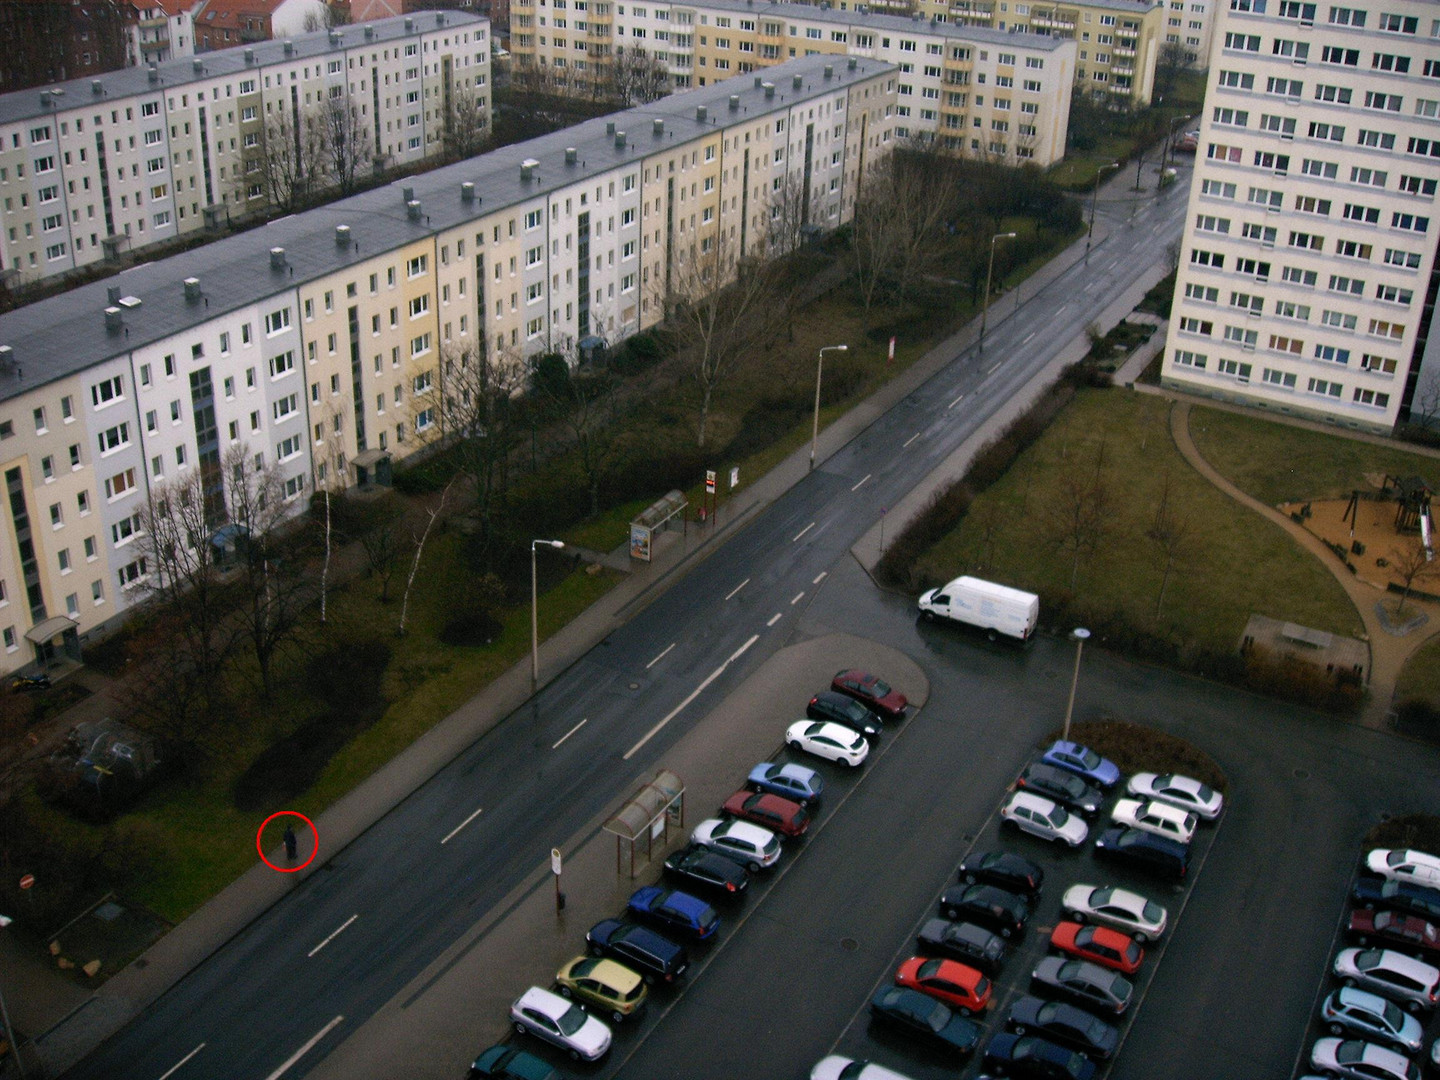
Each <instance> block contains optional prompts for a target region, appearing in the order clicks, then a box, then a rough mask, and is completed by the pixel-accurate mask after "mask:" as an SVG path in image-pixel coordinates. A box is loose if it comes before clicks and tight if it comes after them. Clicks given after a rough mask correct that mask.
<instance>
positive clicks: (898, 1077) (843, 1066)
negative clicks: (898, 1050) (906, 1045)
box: [810, 1054, 910, 1080]
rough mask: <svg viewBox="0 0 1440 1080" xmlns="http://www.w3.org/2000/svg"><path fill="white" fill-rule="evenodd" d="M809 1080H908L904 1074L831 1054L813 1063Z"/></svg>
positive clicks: (868, 1062) (871, 1062)
mask: <svg viewBox="0 0 1440 1080" xmlns="http://www.w3.org/2000/svg"><path fill="white" fill-rule="evenodd" d="M810 1080H910V1078H909V1077H908V1076H906V1075H905V1074H904V1073H898V1072H896V1071H895V1070H894V1069H887V1068H886V1067H885V1066H884V1065H876V1064H875V1063H874V1062H873V1061H856V1060H855V1059H854V1058H848V1057H842V1056H841V1055H839V1054H831V1055H830V1056H829V1057H823V1058H821V1059H820V1060H819V1061H817V1062H816V1063H815V1067H814V1068H813V1069H811V1070H810Z"/></svg>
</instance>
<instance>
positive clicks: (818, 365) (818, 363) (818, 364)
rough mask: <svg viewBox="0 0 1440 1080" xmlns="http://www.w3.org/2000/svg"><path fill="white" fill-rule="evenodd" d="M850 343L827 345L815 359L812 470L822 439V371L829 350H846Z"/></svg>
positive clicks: (811, 429)
mask: <svg viewBox="0 0 1440 1080" xmlns="http://www.w3.org/2000/svg"><path fill="white" fill-rule="evenodd" d="M849 348H850V346H849V345H826V346H825V347H824V348H823V349H821V350H820V355H819V357H818V358H817V359H816V360H815V422H814V424H812V425H811V428H810V471H811V472H814V471H815V444H816V443H818V442H819V441H820V371H821V369H822V368H824V366H825V354H826V353H827V352H845V351H846V350H847V349H849Z"/></svg>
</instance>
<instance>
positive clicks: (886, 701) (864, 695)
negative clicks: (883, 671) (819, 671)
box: [830, 668, 908, 720]
mask: <svg viewBox="0 0 1440 1080" xmlns="http://www.w3.org/2000/svg"><path fill="white" fill-rule="evenodd" d="M830 689H831V690H834V691H835V692H836V693H837V694H844V695H846V696H847V697H853V698H854V699H855V700H856V701H859V702H863V703H864V704H866V705H868V706H870V708H872V709H874V710H875V711H877V712H881V713H884V714H885V715H886V716H888V717H890V718H891V719H892V720H898V719H900V718H901V717H903V716H904V715H905V706H906V704H908V703H907V702H906V700H905V695H904V694H902V693H900V691H899V690H896V689H894V688H893V687H892V686H891V685H890V684H889V683H887V682H884V681H882V680H880V679H877V678H876V677H875V676H874V675H871V674H870V673H869V672H868V671H860V670H858V669H856V668H851V669H850V670H849V671H837V672H836V673H835V678H833V679H831V680H830Z"/></svg>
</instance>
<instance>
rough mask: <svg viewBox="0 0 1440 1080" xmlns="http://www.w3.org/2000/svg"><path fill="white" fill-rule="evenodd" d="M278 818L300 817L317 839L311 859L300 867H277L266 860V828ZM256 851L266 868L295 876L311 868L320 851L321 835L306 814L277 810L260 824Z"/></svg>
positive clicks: (312, 849)
mask: <svg viewBox="0 0 1440 1080" xmlns="http://www.w3.org/2000/svg"><path fill="white" fill-rule="evenodd" d="M277 817H298V818H299V819H300V820H301V821H303V822H304V823H305V824H306V825H308V826H310V832H311V834H312V835H314V837H315V846H314V847H313V848H311V850H310V858H308V859H306V860H305V861H304V862H303V863H301V864H300V865H299V866H276V865H275V864H274V863H273V862H271V861H270V860H269V859H267V858H265V848H264V839H265V826H266V825H269V824H270V822H272V821H274V820H275V819H276V818H277ZM255 850H256V851H257V852H259V853H260V861H261V862H263V863H264V864H265V865H266V866H268V867H270V869H271V870H278V871H279V872H280V873H282V874H293V873H295V872H296V871H298V870H304V869H305V867H307V866H309V865H310V864H311V863H312V862H314V861H315V853H316V852H317V851H319V850H320V833H319V832H318V831H317V830H316V828H315V823H314V822H313V821H311V820H310V819H309V818H308V817H306V816H305V815H304V814H302V813H300V811H298V810H277V811H275V813H273V814H271V815H270V816H269V817H267V818H266V819H265V820H264V821H262V822H261V823H260V828H259V830H257V831H256V833H255Z"/></svg>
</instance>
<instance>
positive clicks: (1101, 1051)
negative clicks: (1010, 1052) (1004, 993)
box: [1005, 995, 1120, 1061]
mask: <svg viewBox="0 0 1440 1080" xmlns="http://www.w3.org/2000/svg"><path fill="white" fill-rule="evenodd" d="M1005 1026H1006V1027H1008V1028H1009V1029H1010V1030H1011V1031H1013V1032H1015V1034H1016V1035H1024V1034H1025V1033H1026V1032H1029V1033H1030V1034H1032V1035H1040V1036H1043V1037H1044V1038H1046V1039H1049V1040H1050V1041H1051V1042H1054V1043H1060V1044H1061V1045H1062V1046H1069V1047H1072V1048H1074V1049H1076V1050H1079V1051H1080V1052H1081V1053H1083V1054H1085V1055H1086V1056H1087V1057H1091V1058H1094V1059H1095V1060H1096V1061H1108V1060H1110V1056H1111V1055H1112V1054H1114V1053H1115V1048H1116V1047H1118V1046H1119V1045H1120V1031H1119V1029H1118V1028H1116V1027H1115V1025H1114V1024H1107V1023H1106V1022H1105V1021H1104V1020H1101V1019H1100V1018H1099V1017H1098V1016H1091V1015H1090V1014H1089V1013H1088V1012H1086V1011H1085V1010H1084V1009H1081V1008H1078V1007H1077V1006H1075V1005H1070V1004H1067V1003H1066V1002H1064V1001H1044V1000H1042V999H1041V998H1037V997H1030V996H1029V995H1026V996H1025V997H1022V998H1020V999H1019V1000H1018V1001H1016V1002H1015V1003H1014V1004H1013V1005H1011V1006H1010V1013H1009V1015H1007V1016H1006V1017H1005Z"/></svg>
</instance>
